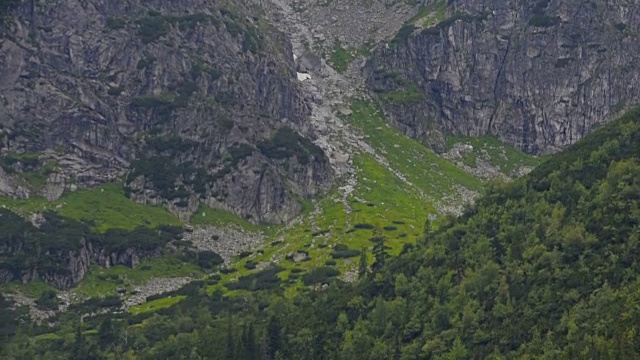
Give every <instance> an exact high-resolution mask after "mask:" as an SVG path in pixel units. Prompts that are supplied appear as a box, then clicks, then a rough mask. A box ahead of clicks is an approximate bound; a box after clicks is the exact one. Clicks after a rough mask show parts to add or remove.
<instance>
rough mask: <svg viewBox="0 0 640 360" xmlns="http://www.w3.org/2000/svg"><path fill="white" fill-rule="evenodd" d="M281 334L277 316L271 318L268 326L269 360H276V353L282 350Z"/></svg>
mask: <svg viewBox="0 0 640 360" xmlns="http://www.w3.org/2000/svg"><path fill="white" fill-rule="evenodd" d="M280 332H281V326H280V321H278V319H277V318H276V317H275V316H272V317H270V318H269V323H268V324H267V338H266V343H267V354H268V356H269V357H268V358H269V360H273V359H275V358H276V353H277V352H278V351H279V350H280V342H281V339H280Z"/></svg>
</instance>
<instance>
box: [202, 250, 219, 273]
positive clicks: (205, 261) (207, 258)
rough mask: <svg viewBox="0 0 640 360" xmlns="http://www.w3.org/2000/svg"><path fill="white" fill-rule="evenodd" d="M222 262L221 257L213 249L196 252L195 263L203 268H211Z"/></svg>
mask: <svg viewBox="0 0 640 360" xmlns="http://www.w3.org/2000/svg"><path fill="white" fill-rule="evenodd" d="M223 263H224V260H223V259H222V257H221V256H220V255H218V254H217V253H215V252H213V251H202V252H199V253H198V254H197V265H198V266H200V267H201V268H203V269H213V268H214V267H216V266H218V265H220V264H223Z"/></svg>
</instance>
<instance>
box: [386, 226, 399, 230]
mask: <svg viewBox="0 0 640 360" xmlns="http://www.w3.org/2000/svg"><path fill="white" fill-rule="evenodd" d="M383 229H384V230H386V231H395V230H398V227H397V226H385V227H383Z"/></svg>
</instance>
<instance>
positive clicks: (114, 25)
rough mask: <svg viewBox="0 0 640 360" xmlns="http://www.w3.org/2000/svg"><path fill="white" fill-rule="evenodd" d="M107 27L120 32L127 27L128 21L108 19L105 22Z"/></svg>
mask: <svg viewBox="0 0 640 360" xmlns="http://www.w3.org/2000/svg"><path fill="white" fill-rule="evenodd" d="M105 25H106V26H107V27H108V28H109V29H111V30H120V29H122V28H124V27H125V26H127V21H126V20H124V19H119V18H114V17H111V16H110V17H108V18H107V20H106V21H105Z"/></svg>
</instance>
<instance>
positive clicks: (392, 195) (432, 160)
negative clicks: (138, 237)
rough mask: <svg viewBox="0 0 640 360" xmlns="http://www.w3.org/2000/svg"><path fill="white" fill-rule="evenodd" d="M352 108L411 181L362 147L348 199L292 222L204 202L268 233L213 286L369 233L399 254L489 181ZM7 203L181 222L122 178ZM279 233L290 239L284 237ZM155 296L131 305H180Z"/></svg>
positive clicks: (92, 291)
mask: <svg viewBox="0 0 640 360" xmlns="http://www.w3.org/2000/svg"><path fill="white" fill-rule="evenodd" d="M352 111H353V113H352V114H351V115H350V116H348V117H347V118H346V120H347V121H348V122H349V123H350V124H351V125H352V126H354V127H355V128H356V129H357V130H359V131H360V132H362V134H363V135H364V136H365V137H366V142H367V143H368V144H370V145H371V146H372V147H373V148H374V149H375V151H376V152H377V153H378V154H380V155H383V157H384V158H385V159H386V160H387V162H388V163H389V164H390V166H391V168H392V170H393V171H396V172H397V173H400V174H402V176H404V177H405V178H406V180H407V181H403V180H401V179H400V178H399V177H398V176H397V175H396V174H394V172H392V171H391V170H390V169H389V168H387V166H385V165H382V164H380V163H379V162H378V161H377V160H376V159H375V158H374V157H372V156H371V155H369V154H364V153H361V154H353V156H354V165H355V166H356V167H357V169H358V171H357V179H358V185H357V187H356V188H355V190H354V191H353V193H352V194H351V195H350V196H349V197H348V198H347V199H346V202H347V204H346V205H345V203H344V202H343V199H342V198H341V195H340V194H339V192H338V191H335V192H333V193H332V194H330V195H329V196H327V197H325V198H322V199H317V200H314V201H313V204H311V203H310V202H309V201H307V202H305V205H306V206H305V208H306V211H305V212H304V213H303V215H301V217H300V221H299V222H298V223H297V224H296V225H294V226H291V227H288V228H285V227H279V226H258V225H254V224H251V223H250V222H248V221H247V220H245V219H242V218H240V217H238V216H235V215H233V214H230V213H228V212H225V211H222V210H216V209H210V208H207V207H205V206H201V207H200V208H199V209H198V211H197V212H196V213H195V214H194V216H193V218H192V220H191V222H192V224H193V225H196V226H197V225H206V224H211V225H215V226H226V225H234V226H239V227H241V228H243V229H245V230H246V231H251V232H258V231H262V232H263V233H265V234H266V235H267V237H268V238H267V240H266V241H265V244H264V246H263V247H262V249H260V251H256V252H255V253H254V254H253V255H251V256H249V257H247V258H244V259H236V261H235V262H234V264H233V266H232V267H233V268H235V269H236V270H237V272H235V273H232V274H229V275H222V281H221V282H220V283H219V284H218V285H212V286H210V288H209V289H210V290H211V291H212V290H213V289H216V288H219V289H222V290H223V291H225V292H227V291H226V289H225V288H224V287H223V285H222V284H224V283H226V282H229V281H231V280H232V279H234V278H236V277H238V276H242V275H247V274H249V273H252V272H254V271H255V270H249V269H247V268H245V264H246V263H247V262H248V261H251V262H254V263H260V262H264V263H268V262H270V261H271V260H272V259H276V258H278V259H280V260H279V262H278V265H279V266H282V267H284V268H285V269H286V270H285V271H283V272H282V273H280V277H281V278H282V279H284V280H286V279H288V278H289V275H290V274H291V269H294V268H296V269H302V270H304V271H309V270H310V269H313V268H317V267H320V266H324V265H325V263H326V262H327V261H332V260H334V259H332V256H331V254H332V249H331V248H332V247H333V246H334V245H336V244H344V245H347V246H348V247H349V248H350V249H353V250H361V249H363V248H365V249H367V252H369V251H370V249H371V247H372V246H373V244H374V243H373V242H371V241H370V239H371V238H372V237H374V236H384V237H385V240H386V244H387V245H388V246H389V247H390V253H391V254H398V253H399V252H400V250H401V248H402V245H403V244H404V243H407V242H410V243H411V242H415V240H416V239H417V238H418V237H420V236H421V235H422V229H423V225H424V220H425V219H426V217H427V215H428V214H436V213H437V210H436V203H437V202H438V201H439V200H441V199H442V198H443V197H447V198H454V199H456V198H457V191H456V186H463V187H466V188H468V189H470V190H475V191H480V190H481V189H482V187H483V184H482V181H480V180H479V179H477V178H474V177H473V176H471V175H469V174H467V173H466V172H464V171H463V170H461V169H460V168H458V167H456V166H455V165H453V164H451V163H449V162H448V161H446V160H444V159H443V158H441V157H439V156H437V155H436V154H435V153H433V152H432V151H430V150H428V149H427V148H426V147H424V146H423V145H422V144H420V143H418V142H417V141H415V140H413V139H409V138H407V137H405V136H404V135H402V134H401V133H399V132H398V131H397V130H395V129H394V128H392V127H390V126H389V125H388V124H387V123H386V121H385V120H384V118H383V117H382V115H381V113H380V111H379V110H378V109H377V108H376V107H375V106H374V105H373V104H372V103H369V102H364V101H355V102H354V103H353V104H352ZM514 151H515V150H514ZM510 158H511V157H510ZM514 159H515V157H514ZM517 159H520V158H517ZM3 204H4V205H6V206H8V207H10V208H12V209H14V210H17V211H20V212H27V213H29V212H35V211H41V210H43V209H51V210H55V211H58V212H59V213H61V214H62V215H65V216H69V217H72V218H74V219H82V220H88V221H93V222H94V224H95V227H96V229H97V230H100V231H105V230H107V229H109V228H113V227H120V228H126V229H133V228H135V227H137V226H149V227H154V226H157V225H159V224H180V222H179V221H178V219H177V218H175V217H174V216H173V215H171V214H169V213H168V212H167V211H166V210H165V209H162V208H160V207H153V206H144V205H139V204H135V203H133V202H131V201H130V200H128V199H127V198H126V197H125V196H124V194H123V192H122V189H121V187H119V186H118V185H105V186H102V187H99V188H96V189H91V190H81V191H77V192H74V193H70V194H66V195H65V196H63V197H62V198H61V199H60V200H59V201H57V202H54V203H47V202H46V201H45V200H44V199H37V198H36V199H30V200H28V201H15V200H8V199H6V198H5V199H3V198H0V205H3ZM313 208H316V209H319V213H315V214H314V213H313V212H312V211H311V210H313ZM361 223H366V224H371V225H373V226H374V228H373V229H357V230H353V226H354V225H355V224H361ZM280 240H284V241H283V242H279V241H280ZM272 243H273V244H272ZM297 250H299V251H305V252H308V254H309V260H308V261H304V262H301V263H297V264H296V263H294V262H293V261H291V260H286V259H285V256H286V255H287V254H289V253H292V252H295V251H297ZM368 257H369V262H372V261H373V257H372V256H371V254H370V253H369V256H368ZM335 261H336V263H337V264H336V265H335V266H336V267H337V268H338V269H339V270H340V271H341V272H343V273H344V272H345V271H352V270H353V269H354V268H355V266H356V264H357V262H358V257H357V256H356V257H352V258H349V259H336V260H335ZM188 275H190V276H196V277H198V276H202V275H204V273H203V272H202V271H201V270H200V269H199V268H197V267H196V266H194V265H191V264H185V263H182V262H181V261H179V260H178V259H176V258H175V257H164V258H160V259H152V260H147V261H145V262H143V264H142V265H141V266H139V267H137V268H136V269H129V268H126V267H123V266H117V267H113V268H111V269H100V268H97V267H92V270H91V271H90V273H89V274H87V276H86V278H85V280H83V282H82V283H81V285H80V286H79V287H78V288H77V289H76V292H77V293H78V294H80V295H82V296H98V295H105V294H114V293H115V292H116V290H117V289H127V290H130V289H131V288H132V287H133V286H134V285H139V284H142V283H144V282H146V281H147V280H148V279H150V278H152V277H163V276H188ZM291 285H293V286H290V287H289V288H288V289H289V290H288V291H289V293H291V294H292V293H295V291H296V289H297V288H299V287H301V286H303V285H302V284H301V282H300V281H296V280H292V281H291ZM234 293H238V291H233V292H227V294H229V295H231V294H234ZM161 300H162V299H161ZM167 301H168V300H167ZM173 301H175V300H173ZM156 302H158V304H156V305H158V306H156V305H153V306H151V305H149V307H148V308H147V307H144V306H141V307H136V308H134V309H132V312H140V311H152V310H153V309H155V308H161V307H163V306H164V305H166V306H170V305H171V304H173V303H171V302H166V303H165V302H162V301H156ZM167 304H168V305H167ZM161 305H162V306H161Z"/></svg>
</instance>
